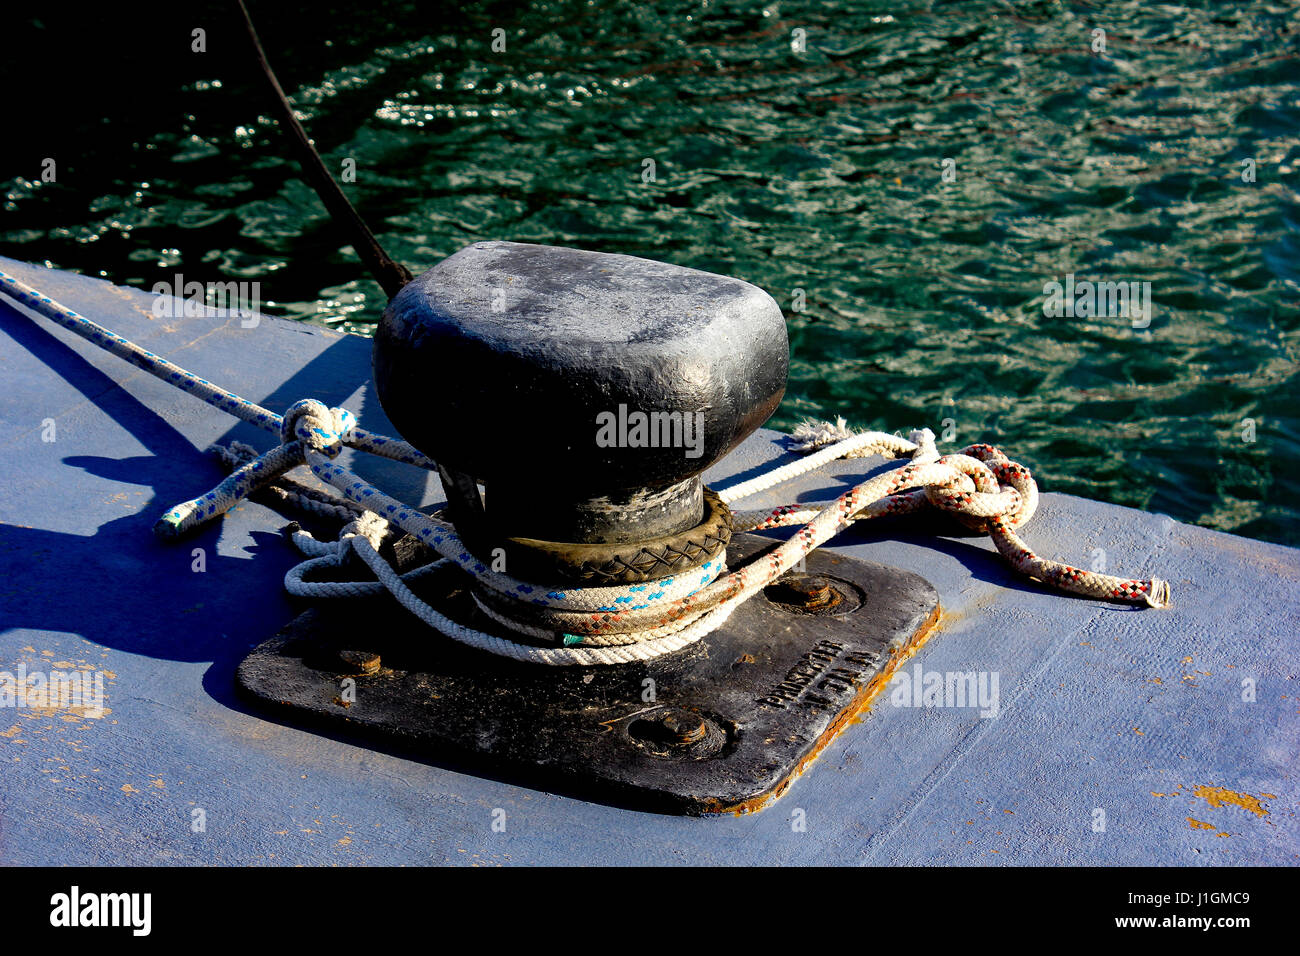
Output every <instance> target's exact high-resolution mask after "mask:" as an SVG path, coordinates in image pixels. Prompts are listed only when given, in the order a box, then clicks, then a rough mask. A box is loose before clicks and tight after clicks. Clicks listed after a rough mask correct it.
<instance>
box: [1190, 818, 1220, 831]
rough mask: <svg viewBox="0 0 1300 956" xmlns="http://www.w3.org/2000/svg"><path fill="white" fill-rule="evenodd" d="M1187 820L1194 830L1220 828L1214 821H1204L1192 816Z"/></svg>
mask: <svg viewBox="0 0 1300 956" xmlns="http://www.w3.org/2000/svg"><path fill="white" fill-rule="evenodd" d="M1187 822H1188V824H1189V825H1190V826H1191V828H1192V829H1193V830H1217V829H1218V827H1216V826H1215V825H1214V824H1213V823H1202V822H1201V821H1200V820H1193V819H1192V818H1191V817H1188V818H1187Z"/></svg>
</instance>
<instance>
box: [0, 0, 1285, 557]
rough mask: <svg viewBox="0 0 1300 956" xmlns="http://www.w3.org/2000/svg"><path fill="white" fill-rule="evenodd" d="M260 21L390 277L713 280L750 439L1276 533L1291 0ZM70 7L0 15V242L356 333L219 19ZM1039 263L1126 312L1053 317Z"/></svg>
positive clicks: (398, 12) (600, 10) (792, 6)
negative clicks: (992, 452) (942, 460)
mask: <svg viewBox="0 0 1300 956" xmlns="http://www.w3.org/2000/svg"><path fill="white" fill-rule="evenodd" d="M250 6H251V8H252V11H253V14H254V17H255V18H256V19H257V21H258V25H259V28H260V30H261V32H262V34H263V39H264V41H265V43H266V46H267V49H268V52H269V54H270V56H271V59H272V62H273V64H274V65H275V67H276V68H277V70H278V71H279V73H280V77H281V80H282V82H283V83H284V86H285V88H286V90H287V92H288V93H289V94H290V97H291V99H292V100H293V103H294V105H295V107H296V109H297V110H298V111H299V112H300V116H301V119H302V121H303V122H304V124H305V126H306V127H307V129H308V130H309V132H310V133H311V134H312V136H313V137H314V139H315V140H316V143H317V145H318V147H319V148H320V150H321V152H322V154H323V155H324V157H325V159H326V161H327V163H328V165H329V166H330V168H331V169H332V170H334V171H336V172H338V171H340V170H341V169H342V168H343V164H344V161H345V160H352V161H354V162H355V167H356V181H355V183H348V184H346V185H345V189H346V191H347V192H348V194H349V195H350V196H351V197H352V199H353V201H354V202H355V203H356V204H357V206H358V208H359V209H360V210H361V212H362V214H363V215H364V216H365V217H366V219H367V220H368V221H369V222H370V223H371V225H372V227H373V228H374V229H375V231H376V233H377V234H378V235H379V237H380V239H381V241H382V242H383V244H384V245H385V247H386V248H387V249H388V250H389V252H390V253H392V254H393V256H394V257H395V258H397V259H398V260H399V261H402V262H404V263H405V264H407V265H408V266H410V267H411V268H412V270H414V271H417V272H418V271H420V270H423V269H427V268H429V267H430V266H432V265H434V264H436V263H437V262H438V261H440V260H441V259H443V258H444V257H446V256H448V255H450V254H451V253H453V252H455V251H456V250H458V249H460V248H461V247H463V246H465V245H467V244H468V243H470V242H472V241H474V240H477V239H484V238H500V239H511V240H516V241H523V242H536V243H552V244H560V245H571V246H577V247H581V248H586V249H596V250H602V251H608V252H621V253H627V254H631V255H638V256H645V257H649V258H654V259H661V260H666V261H669V262H674V263H679V264H682V265H687V266H692V267H694V268H699V269H706V270H710V271H715V272H721V273H727V274H730V275H735V276H739V277H741V278H743V279H746V280H748V281H750V282H753V283H755V284H757V285H759V286H761V287H763V288H764V289H766V290H767V291H769V292H770V293H771V294H772V295H773V297H774V298H775V299H776V300H777V301H778V302H779V303H780V304H781V306H782V308H783V309H784V310H785V312H786V315H787V318H788V323H789V331H790V340H791V350H792V367H791V378H790V386H789V390H788V393H787V397H786V399H785V402H784V404H783V405H782V407H781V409H780V411H779V413H778V415H777V418H776V419H775V420H774V422H773V424H774V425H775V426H777V427H789V426H791V425H793V424H794V423H796V422H797V421H799V420H801V419H802V418H804V417H807V416H816V417H834V416H836V415H843V416H845V417H846V418H847V419H848V420H849V422H850V423H851V424H854V425H857V426H863V427H873V428H880V429H884V430H887V431H895V430H906V429H908V428H911V427H916V426H920V425H928V426H930V427H931V428H933V429H935V431H936V432H938V433H940V434H941V438H944V439H946V440H945V441H944V442H942V443H941V445H940V447H941V449H946V450H954V449H955V448H958V447H961V446H962V445H965V444H968V443H970V442H975V441H988V442H992V443H995V444H998V445H1001V446H1002V447H1003V448H1004V449H1005V450H1007V452H1008V453H1009V454H1010V455H1011V457H1012V458H1015V459H1017V460H1019V461H1021V462H1022V463H1024V464H1026V465H1028V466H1029V467H1030V468H1032V469H1033V470H1034V472H1035V474H1036V476H1037V477H1038V480H1039V482H1040V485H1041V486H1042V487H1043V488H1044V489H1046V490H1051V491H1065V492H1071V493H1074V494H1079V495H1084V496H1088V497H1093V498H1100V499H1104V500H1108V501H1113V502H1117V503H1120V504H1125V505H1132V506H1135V507H1140V508H1146V509H1150V510H1154V511H1162V512H1166V513H1168V514H1170V515H1173V516H1174V517H1176V518H1179V519H1181V520H1184V521H1190V522H1195V523H1198V524H1202V525H1205V526H1208V527H1213V528H1219V529H1222V530H1227V531H1233V532H1236V533H1239V534H1244V535H1249V536H1253V537H1256V538H1262V539H1266V540H1271V541H1279V542H1284V543H1288V544H1293V545H1295V544H1300V413H1298V411H1297V401H1298V400H1300V388H1298V386H1297V377H1296V348H1297V328H1298V327H1300V231H1298V230H1300V7H1298V6H1297V5H1296V4H1293V3H1262V2H1254V3H1231V4H1230V3H1205V4H1194V5H1176V4H1152V3H1147V2H1140V3H1139V2H1096V3H1058V2H1030V3H1010V2H986V0H973V2H959V3H910V4H900V3H884V2H814V0H801V2H780V3H768V4H763V3H733V2H709V3H702V2H695V3H668V2H660V3H653V2H651V3H635V4H624V3H620V4H613V3H585V4H584V3H571V2H566V3H560V2H552V3H492V4H484V5H479V6H475V7H472V8H461V7H458V6H454V5H449V4H427V3H425V4H416V3H406V4H369V5H366V4H348V5H340V4H321V3H317V4H301V3H276V4H272V3H257V2H252V3H250ZM88 10H90V8H82V7H71V6H69V7H66V8H64V7H63V6H61V5H60V4H58V3H54V4H52V5H47V6H42V7H39V8H38V7H32V8H30V10H28V11H24V12H22V13H10V14H9V20H10V24H9V29H8V31H7V32H8V33H9V39H10V43H9V44H8V45H7V47H8V53H9V54H10V55H9V56H8V57H7V59H6V60H5V61H4V62H3V63H0V84H2V85H3V89H4V90H5V92H6V94H7V96H6V102H7V103H8V105H9V107H10V114H9V120H10V121H9V123H8V124H7V125H6V128H5V131H4V134H3V135H4V149H3V150H0V190H3V192H4V213H3V217H0V252H3V253H4V254H6V255H9V256H13V257H15V258H21V259H26V260H31V261H38V262H40V261H46V262H48V263H50V264H51V265H54V266H57V267H59V268H64V269H72V270H76V271H79V272H83V273H86V274H89V275H97V276H103V277H105V278H109V279H111V280H112V281H114V282H117V283H124V284H130V285H135V286H139V287H142V288H150V287H152V286H153V285H154V284H155V283H158V282H170V281H171V279H172V277H173V276H174V275H175V274H176V273H183V274H184V276H185V278H186V279H187V280H192V281H199V282H218V281H230V280H234V281H256V282H259V283H260V289H261V305H262V308H263V309H264V310H265V311H267V312H269V313H271V314H273V315H281V316H286V317H289V318H292V319H296V320H300V321H304V322H314V323H320V324H323V325H328V326H332V327H335V328H340V329H346V330H349V331H354V332H360V333H363V334H365V333H367V332H368V330H369V329H370V328H372V327H373V324H374V323H375V321H376V319H377V318H378V315H379V314H380V312H381V311H382V309H383V306H384V304H385V301H386V300H385V297H384V296H383V293H382V292H381V291H380V289H379V287H378V286H377V285H376V284H375V283H374V282H373V281H372V280H371V279H370V278H369V276H368V275H367V274H366V272H365V270H364V268H363V267H362V265H361V264H360V262H359V260H358V259H357V258H356V257H355V255H354V254H353V253H352V250H351V248H350V247H348V246H347V245H346V241H345V240H343V239H342V238H341V237H340V234H339V233H338V231H337V230H336V228H335V227H334V226H333V225H332V224H331V222H330V221H329V218H328V216H327V215H326V213H325V211H324V209H323V207H322V206H321V205H320V203H319V202H318V201H317V200H316V198H315V196H314V195H313V194H312V193H311V191H310V190H309V189H308V187H307V186H305V185H304V184H303V183H302V182H301V180H300V179H299V178H298V171H297V167H296V165H295V164H294V163H293V161H292V158H291V154H290V152H289V149H288V146H287V144H286V142H285V140H284V138H283V136H282V135H281V133H280V132H279V130H278V129H277V128H276V127H275V125H274V123H273V122H272V121H271V120H270V118H269V117H270V115H271V114H270V110H269V108H268V106H267V103H266V101H265V96H264V92H263V90H262V88H261V86H260V85H259V80H258V77H257V76H256V75H255V74H254V73H253V71H252V66H251V60H250V57H249V54H248V52H247V50H246V48H245V46H244V41H243V39H242V37H241V36H240V34H239V32H238V29H237V27H238V24H237V23H236V22H235V21H234V20H233V18H232V14H231V8H230V7H229V5H227V4H225V3H210V4H205V3H200V4H197V5H192V6H187V7H185V8H184V9H177V8H176V7H167V6H161V5H159V6H156V7H155V6H144V5H142V6H139V7H138V8H136V7H132V5H131V4H126V5H122V6H120V7H115V8H113V9H112V10H98V8H96V9H95V10H93V11H91V12H88ZM196 28H201V29H204V30H205V42H206V50H205V51H204V52H201V53H199V52H194V51H193V50H192V49H191V45H192V32H191V31H192V30H193V29H196ZM498 29H499V30H502V31H504V33H503V34H498V36H504V39H505V50H504V51H494V50H493V49H492V44H493V31H494V30H498ZM1098 30H1100V31H1104V34H1098V33H1097V32H1096V31H1098ZM796 31H803V32H802V34H800V33H796ZM1099 41H1101V42H1102V43H1104V49H1101V48H1100V46H1099ZM796 47H800V49H796ZM51 157H52V158H54V159H55V160H56V163H57V166H56V168H57V176H56V180H55V181H54V182H52V183H50V182H42V181H41V172H42V168H43V166H42V163H43V161H44V160H45V159H47V158H51ZM651 161H652V162H653V172H654V175H653V179H652V180H651V179H650V177H649V167H650V162H651ZM1067 275H1069V276H1073V277H1074V280H1073V281H1075V282H1083V281H1091V282H1108V283H1109V282H1113V283H1118V282H1124V283H1139V286H1138V288H1139V289H1149V296H1150V299H1149V301H1150V313H1149V315H1145V314H1144V315H1143V316H1141V317H1138V318H1135V317H1133V316H1131V315H1128V314H1114V311H1115V310H1114V309H1111V310H1110V312H1111V314H1102V315H1098V314H1079V311H1078V310H1072V311H1074V313H1075V314H1068V313H1067V314H1049V313H1050V312H1051V311H1052V310H1050V309H1048V310H1045V308H1044V304H1045V301H1046V300H1047V299H1048V298H1049V296H1048V294H1047V291H1046V287H1047V286H1048V284H1049V283H1052V282H1054V281H1055V282H1060V283H1065V282H1066V276H1067ZM1145 283H1149V286H1145V285H1142V284H1145ZM1084 311H1088V310H1084ZM1135 325H1137V326H1139V327H1135ZM229 384H230V385H231V387H233V388H236V389H237V388H238V387H239V383H238V382H231V383H229Z"/></svg>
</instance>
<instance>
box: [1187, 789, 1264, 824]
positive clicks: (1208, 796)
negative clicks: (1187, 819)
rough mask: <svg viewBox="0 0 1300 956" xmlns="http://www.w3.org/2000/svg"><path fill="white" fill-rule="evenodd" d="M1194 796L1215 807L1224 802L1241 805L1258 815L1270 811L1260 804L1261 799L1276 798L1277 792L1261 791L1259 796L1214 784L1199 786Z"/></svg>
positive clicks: (1261, 815)
mask: <svg viewBox="0 0 1300 956" xmlns="http://www.w3.org/2000/svg"><path fill="white" fill-rule="evenodd" d="M1192 796H1194V797H1200V798H1201V799H1202V800H1204V801H1205V802H1206V803H1208V804H1209V805H1210V806H1211V807H1213V808H1216V809H1217V808H1218V807H1221V806H1223V805H1224V804H1228V803H1230V804H1232V805H1233V806H1238V807H1241V808H1242V809H1243V810H1249V811H1250V812H1251V813H1253V814H1255V816H1257V817H1266V816H1268V811H1267V810H1265V809H1264V808H1263V807H1262V806H1261V805H1260V800H1276V799H1277V794H1275V793H1261V794H1260V795H1259V796H1258V797H1256V796H1253V795H1251V794H1249V793H1237V791H1235V790H1228V789H1227V788H1226V787H1216V786H1214V785H1213V784H1211V785H1209V786H1203V787H1197V788H1196V789H1195V790H1193V791H1192Z"/></svg>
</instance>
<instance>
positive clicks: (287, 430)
mask: <svg viewBox="0 0 1300 956" xmlns="http://www.w3.org/2000/svg"><path fill="white" fill-rule="evenodd" d="M356 426H357V420H356V418H355V417H354V416H353V414H352V413H351V412H350V411H348V410H347V409H346V408H330V407H329V406H327V405H326V404H325V403H324V402H318V401H317V400H316V399H314V398H304V399H302V400H301V401H298V402H294V403H293V404H292V405H290V406H289V407H288V408H287V409H286V410H285V413H284V421H283V423H282V424H281V425H280V440H281V441H282V442H284V443H285V444H286V445H287V444H289V442H292V441H300V442H302V444H303V447H304V448H310V449H311V450H312V451H314V452H317V453H319V454H322V455H324V456H325V457H327V458H336V457H338V453H339V452H340V451H342V450H343V445H344V444H345V443H346V442H347V441H348V440H349V439H350V438H351V437H352V430H353V429H354V428H356Z"/></svg>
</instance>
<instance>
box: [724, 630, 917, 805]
mask: <svg viewBox="0 0 1300 956" xmlns="http://www.w3.org/2000/svg"><path fill="white" fill-rule="evenodd" d="M942 617H943V615H942V612H941V609H940V608H939V607H937V606H936V607H935V609H934V611H933V612H932V613H931V614H930V616H929V617H928V618H926V619H925V621H924V622H923V623H922V624H921V626H920V627H918V628H917V629H916V633H915V634H913V635H912V637H911V639H910V640H909V641H908V642H907V643H906V645H904V646H903V647H902V648H900V649H899V650H897V651H895V652H894V654H893V655H892V656H891V657H890V659H889V662H888V663H887V664H886V665H885V666H884V667H882V668H881V669H880V670H879V671H877V672H876V675H875V677H873V678H872V679H871V681H870V682H869V683H868V684H867V686H866V687H864V688H862V690H861V692H860V693H859V694H858V696H857V697H856V699H854V701H853V702H852V703H850V704H849V705H848V706H846V707H845V708H844V709H843V710H842V711H840V713H839V716H837V717H836V718H835V720H833V721H831V725H830V726H829V727H827V728H826V730H825V732H824V733H822V735H821V736H820V737H818V738H817V742H816V743H814V744H813V747H812V750H810V751H809V752H808V755H807V756H805V757H804V758H803V759H802V760H800V761H799V763H798V764H797V765H796V766H795V768H794V769H793V770H791V771H790V773H789V775H788V776H787V777H786V778H785V779H784V780H782V781H781V782H780V783H779V784H777V785H776V787H774V788H773V789H772V790H770V791H768V792H767V793H765V794H762V795H760V796H757V797H755V798H753V799H752V800H746V801H744V802H742V803H738V804H734V805H728V804H724V803H722V802H720V801H710V804H709V806H708V807H707V808H706V809H705V811H704V812H705V813H706V814H712V813H732V814H735V815H736V816H738V817H739V816H743V815H745V814H747V813H754V812H756V811H758V810H761V809H763V807H765V806H767V805H768V804H769V803H771V802H772V801H774V800H777V799H779V798H780V797H781V795H782V794H784V793H785V792H786V790H788V789H789V788H790V784H792V783H794V782H795V781H796V780H797V779H799V777H800V775H801V774H803V772H804V771H805V770H806V769H807V768H808V767H809V765H811V764H812V762H813V761H814V760H816V759H817V758H818V757H819V756H821V752H822V751H823V750H825V749H826V747H827V745H828V744H830V742H831V741H832V740H834V739H835V738H836V737H837V736H839V733H840V731H842V730H843V729H844V728H845V727H846V726H848V725H849V724H850V723H856V722H857V721H858V720H859V718H860V717H861V716H862V715H863V714H865V713H866V712H867V711H868V710H869V709H870V708H871V704H872V702H873V701H874V700H875V699H876V697H878V696H879V695H880V692H881V691H883V690H884V689H885V687H886V686H887V685H888V684H889V680H890V678H891V677H893V676H894V672H895V671H897V670H898V668H900V667H901V666H902V665H903V664H905V663H907V662H908V661H909V660H911V658H912V656H913V655H914V654H916V652H917V651H919V650H920V649H921V647H922V645H924V644H925V642H926V641H928V640H929V639H930V637H931V636H932V635H933V634H934V633H935V632H936V631H937V630H938V625H939V621H940V620H941V619H942Z"/></svg>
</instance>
